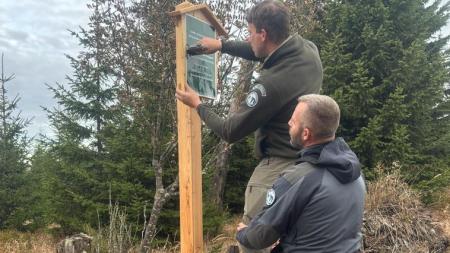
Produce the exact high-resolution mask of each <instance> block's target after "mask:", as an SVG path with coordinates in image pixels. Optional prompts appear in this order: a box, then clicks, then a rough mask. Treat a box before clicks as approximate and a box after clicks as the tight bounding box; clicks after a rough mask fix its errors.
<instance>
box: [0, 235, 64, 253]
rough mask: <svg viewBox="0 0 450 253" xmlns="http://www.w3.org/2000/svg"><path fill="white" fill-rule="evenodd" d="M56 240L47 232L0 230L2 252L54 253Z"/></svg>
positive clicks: (0, 252) (0, 248)
mask: <svg viewBox="0 0 450 253" xmlns="http://www.w3.org/2000/svg"><path fill="white" fill-rule="evenodd" d="M55 244H56V240H55V239H54V238H53V237H52V236H50V235H48V234H45V233H33V234H31V233H21V232H17V231H12V230H5V231H0V253H28V252H30V253H35V252H36V253H50V252H51V253H54V252H55Z"/></svg>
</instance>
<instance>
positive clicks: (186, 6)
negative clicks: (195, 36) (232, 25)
mask: <svg viewBox="0 0 450 253" xmlns="http://www.w3.org/2000/svg"><path fill="white" fill-rule="evenodd" d="M193 11H201V13H202V14H203V15H204V16H205V17H206V19H207V20H208V21H209V23H210V24H211V25H213V26H214V27H215V28H216V30H217V34H218V35H219V36H224V37H228V33H227V31H226V30H225V28H224V27H223V26H222V24H221V23H220V21H219V20H218V19H217V18H216V16H215V15H214V13H213V12H212V10H211V9H210V8H209V6H208V5H207V4H197V5H194V4H192V3H190V2H183V3H181V4H179V5H177V6H176V7H175V11H172V12H169V15H170V16H172V17H176V16H179V15H182V14H185V13H188V12H193Z"/></svg>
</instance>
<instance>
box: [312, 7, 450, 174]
mask: <svg viewBox="0 0 450 253" xmlns="http://www.w3.org/2000/svg"><path fill="white" fill-rule="evenodd" d="M448 11H449V4H448V3H447V4H444V5H441V3H440V1H435V2H433V3H431V4H430V5H428V4H426V2H425V1H421V0H411V1H403V0H391V1H381V0H367V1H328V2H327V3H326V5H325V12H326V15H325V16H324V19H323V23H322V29H321V31H322V32H319V33H317V34H316V38H318V41H319V46H320V47H321V55H322V60H323V65H324V66H325V68H324V69H325V71H324V75H325V76H324V89H323V91H324V93H325V94H327V95H331V96H332V97H334V98H335V99H336V100H337V102H338V103H339V104H340V106H341V109H342V112H343V113H342V120H341V128H340V134H341V135H343V136H344V137H346V138H347V139H349V141H350V144H351V146H352V147H353V148H354V149H355V150H356V152H357V153H358V155H359V157H360V158H361V161H362V162H363V164H364V165H365V166H366V167H369V168H371V167H374V166H375V165H376V164H377V163H384V164H387V165H389V164H391V163H392V162H395V161H399V162H401V163H402V164H414V163H423V162H424V161H426V160H427V159H428V158H427V157H428V156H434V155H435V154H433V152H430V147H431V146H435V145H434V142H435V141H436V139H438V138H439V137H441V136H445V135H448V132H449V129H450V128H449V125H448V121H447V123H443V121H445V120H444V119H445V118H447V117H448V114H447V115H446V113H445V112H444V111H443V110H441V109H439V108H442V106H444V104H446V103H448V101H445V97H444V85H445V83H446V82H447V81H448V77H449V73H448V70H447V68H446V64H447V62H446V58H445V57H446V54H445V51H444V46H445V44H446V42H447V41H448V37H440V36H438V34H439V30H440V29H441V28H442V27H443V26H444V25H445V24H446V22H447V20H448ZM318 34H319V35H318ZM438 122H439V123H438ZM442 124H444V125H445V124H447V125H446V127H444V128H442V127H443V126H444V125H442ZM446 146H447V147H448V145H446ZM441 158H442V156H441Z"/></svg>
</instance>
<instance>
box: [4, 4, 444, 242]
mask: <svg viewBox="0 0 450 253" xmlns="http://www.w3.org/2000/svg"><path fill="white" fill-rule="evenodd" d="M203 2H205V1H198V2H194V3H203ZM285 2H286V4H287V5H288V6H289V8H290V9H291V12H292V20H291V31H292V32H293V33H295V32H297V33H299V34H301V35H302V36H303V37H305V38H307V39H309V40H312V41H313V42H314V43H315V44H316V45H317V46H318V48H319V50H320V54H321V58H322V63H323V66H324V83H323V89H322V91H321V93H322V94H325V95H329V96H331V97H333V98H334V99H335V100H336V101H337V102H338V104H339V105H340V107H341V111H342V118H341V126H340V128H339V129H338V135H339V136H342V137H344V138H345V139H346V140H347V141H348V143H349V145H350V146H351V147H352V149H353V150H354V151H355V152H356V153H357V155H358V157H359V158H360V160H361V162H362V164H363V166H364V173H365V176H366V179H367V180H368V181H371V180H374V179H375V178H376V177H377V173H379V171H378V172H377V170H376V169H375V168H377V167H380V166H382V167H384V168H396V170H398V171H399V173H400V177H401V178H402V180H404V181H405V182H407V184H408V185H410V186H411V187H413V188H414V189H416V190H417V191H419V192H420V193H421V199H422V201H423V202H424V203H425V204H428V205H433V204H436V203H439V202H440V201H449V199H448V197H447V198H445V195H446V194H448V188H449V187H450V100H449V96H450V86H449V77H450V76H449V74H450V72H449V65H448V64H449V54H448V53H449V52H448V37H441V36H439V31H440V29H441V28H443V27H444V26H445V25H446V23H447V22H448V19H449V8H450V3H444V2H442V1H431V2H429V1H423V0H363V1H352V0H340V1H336V0H310V1H304V2H303V1H295V0H287V1H285ZM206 3H207V4H208V5H209V6H210V7H211V9H212V10H213V11H214V13H215V14H216V15H217V17H218V18H219V19H220V20H221V21H222V23H223V24H224V27H225V28H226V29H227V30H228V31H230V39H245V37H246V24H245V22H244V17H245V10H246V8H247V7H248V6H250V5H251V4H252V3H253V1H252V0H244V1H239V2H234V1H232V0H223V1H206ZM177 4H179V2H178V1H174V0H165V1H159V0H155V1H126V0H93V1H92V2H91V3H90V4H89V6H88V7H89V8H90V10H91V13H92V14H91V17H90V22H89V25H88V26H87V27H82V28H80V30H79V31H72V32H71V33H72V35H73V37H74V39H75V40H78V42H79V43H80V45H82V47H83V50H82V51H80V52H79V54H78V55H76V56H67V58H68V61H70V63H71V66H72V68H73V72H74V74H73V75H71V76H68V77H67V81H66V82H65V83H56V84H51V85H49V89H50V90H51V91H52V93H53V95H54V98H55V100H56V101H57V102H58V107H57V108H44V110H45V111H46V112H47V114H48V119H49V121H50V125H51V127H52V129H53V131H54V133H55V135H54V136H52V137H48V136H40V137H37V138H34V139H30V138H29V137H28V136H27V133H26V127H27V125H28V124H29V120H28V119H24V118H21V117H20V114H19V112H18V110H17V104H18V102H19V97H16V96H13V95H11V94H8V93H7V89H8V86H9V85H14V75H12V74H8V73H3V71H2V77H1V80H2V81H1V94H0V120H1V122H0V148H1V151H0V175H1V176H0V206H1V208H0V229H15V230H19V231H35V230H39V229H48V227H49V226H51V227H53V228H52V229H51V231H52V233H54V234H57V235H59V236H63V235H69V234H72V233H76V232H79V231H85V232H88V231H93V230H94V231H95V230H97V229H98V228H99V227H107V226H108V225H109V224H110V221H111V220H110V218H111V208H114V207H117V210H119V211H121V212H123V213H126V220H125V221H123V222H124V224H125V223H126V224H128V225H127V226H126V229H127V231H129V232H130V235H131V239H130V240H131V241H133V242H134V243H141V244H142V245H144V244H145V245H147V244H151V245H158V244H161V243H164V242H165V241H166V240H167V238H169V240H171V241H177V240H178V235H179V228H178V226H179V221H178V219H179V214H178V212H179V209H178V196H177V186H178V177H177V176H178V164H177V160H178V159H177V145H176V144H177V143H176V140H177V137H176V132H177V131H176V106H175V103H176V101H175V96H174V94H175V34H174V27H175V25H174V20H173V19H172V18H171V17H170V16H169V15H168V12H170V11H172V10H173V9H174V6H175V5H177ZM7 64H8V63H7V62H3V61H2V66H3V65H7ZM255 66H256V63H252V62H245V61H240V60H239V59H237V58H233V57H229V56H225V55H224V56H222V58H221V61H220V66H219V93H220V97H219V99H217V100H216V101H209V102H208V103H210V104H211V106H213V107H214V108H215V110H216V111H217V112H218V113H219V114H220V115H223V116H224V117H226V116H227V115H228V114H230V113H233V111H235V110H236V108H237V106H238V105H239V103H240V101H241V100H242V98H243V97H245V93H246V91H248V89H249V87H251V85H252V82H253V79H254V78H253V77H254V75H253V74H254V73H253V72H254V71H255ZM2 70H3V68H2ZM202 132H203V134H202V135H203V140H202V141H203V143H202V150H203V154H202V157H203V165H202V168H203V176H204V179H203V181H204V185H203V191H204V194H203V196H204V208H203V210H204V233H205V235H206V236H207V237H214V236H215V235H217V234H218V233H220V231H221V229H222V227H223V225H224V224H225V223H226V221H227V219H229V217H231V216H235V215H239V214H240V213H241V212H242V209H243V201H244V200H243V196H244V190H245V185H246V182H247V180H248V178H249V176H250V174H251V172H252V170H253V168H254V166H255V164H256V162H257V161H256V160H255V158H254V156H253V142H254V140H253V137H252V136H249V137H247V138H245V139H243V140H241V141H239V142H237V143H235V144H228V143H225V142H223V141H221V140H220V139H219V138H217V137H216V136H215V135H214V134H213V133H212V132H211V131H210V130H209V129H208V128H206V127H204V128H203V130H202ZM30 146H33V147H34V148H33V149H31V148H30ZM390 170H392V169H385V171H384V172H383V173H386V174H388V173H390V172H393V171H390ZM446 189H447V190H446ZM142 237H144V238H145V240H143V241H142V242H141V238H142ZM150 242H151V243H150ZM142 245H141V246H142Z"/></svg>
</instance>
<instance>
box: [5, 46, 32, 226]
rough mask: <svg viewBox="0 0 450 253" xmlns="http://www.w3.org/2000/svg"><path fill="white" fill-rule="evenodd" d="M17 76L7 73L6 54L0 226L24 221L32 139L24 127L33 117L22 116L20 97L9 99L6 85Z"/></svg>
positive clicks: (17, 224) (14, 224)
mask: <svg viewBox="0 0 450 253" xmlns="http://www.w3.org/2000/svg"><path fill="white" fill-rule="evenodd" d="M13 79H14V75H10V76H7V75H6V74H5V72H4V64H3V54H2V59H1V79H0V121H1V122H0V206H1V208H0V228H5V227H11V226H20V225H21V224H22V223H23V222H25V220H23V219H22V218H23V216H22V215H21V209H23V208H25V206H24V202H26V201H25V197H26V195H25V194H23V187H24V185H25V181H24V180H25V173H26V170H27V168H28V167H29V164H28V157H27V155H28V150H27V148H28V145H29V144H30V141H31V139H29V138H28V137H27V136H26V130H25V128H26V127H27V126H28V124H29V123H30V120H27V119H24V118H22V117H21V116H20V112H19V111H18V108H17V105H18V102H19V100H20V98H19V97H18V96H16V97H14V98H13V99H9V98H8V96H7V84H9V82H10V81H12V80H13Z"/></svg>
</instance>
